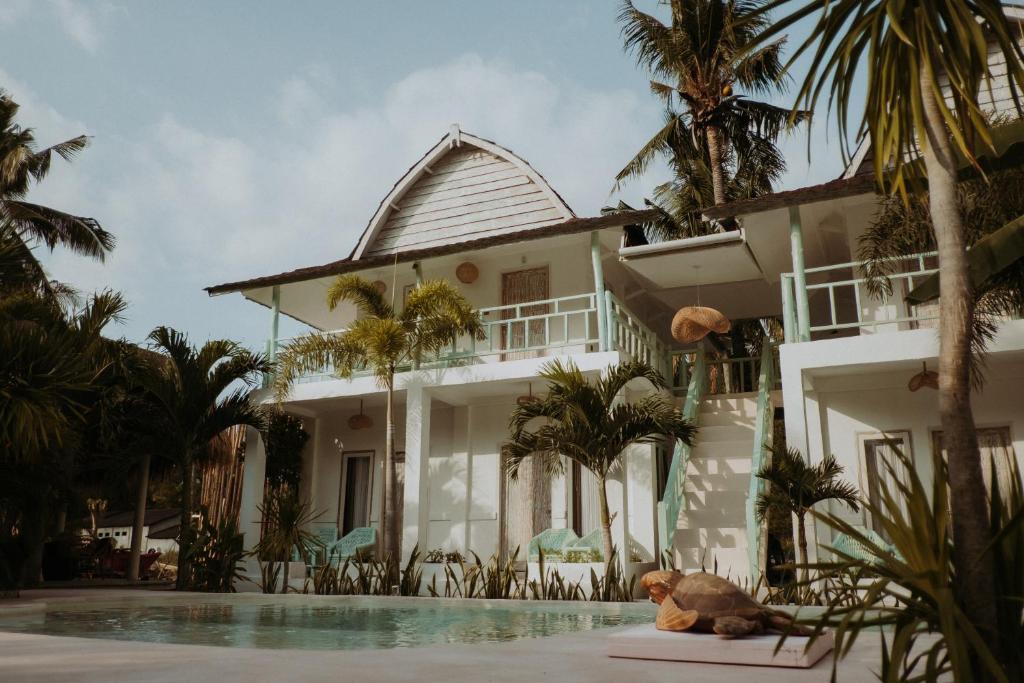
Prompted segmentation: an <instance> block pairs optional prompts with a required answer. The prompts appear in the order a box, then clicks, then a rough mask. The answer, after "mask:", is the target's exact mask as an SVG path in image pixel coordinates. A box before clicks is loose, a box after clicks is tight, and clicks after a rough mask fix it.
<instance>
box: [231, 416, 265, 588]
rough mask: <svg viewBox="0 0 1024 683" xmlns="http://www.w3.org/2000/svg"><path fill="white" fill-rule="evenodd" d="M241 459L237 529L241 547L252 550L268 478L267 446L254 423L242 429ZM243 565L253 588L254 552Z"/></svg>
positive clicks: (257, 569)
mask: <svg viewBox="0 0 1024 683" xmlns="http://www.w3.org/2000/svg"><path fill="white" fill-rule="evenodd" d="M244 462H245V464H244V466H243V468H242V492H241V496H240V500H239V504H238V530H239V531H241V532H242V539H243V540H242V547H243V548H244V549H245V551H246V552H249V553H251V552H252V551H253V548H255V547H256V544H257V543H259V542H260V533H261V531H262V523H263V516H262V515H261V514H260V510H259V509H260V506H262V505H263V487H264V482H265V481H266V478H267V449H266V447H265V446H264V444H263V437H262V436H260V433H259V430H257V429H254V428H253V427H246V429H245V461H244ZM245 565H246V574H247V575H248V577H249V579H250V580H252V581H253V582H254V583H252V584H249V585H248V588H249V589H250V590H252V587H253V586H258V585H259V584H260V563H259V561H258V560H257V559H256V556H255V555H250V556H249V558H248V559H247V560H246V561H245ZM245 585H246V584H245V582H239V585H238V586H237V587H238V588H239V589H241V590H244V589H243V588H242V586H245Z"/></svg>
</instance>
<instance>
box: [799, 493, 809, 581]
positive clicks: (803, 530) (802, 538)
mask: <svg viewBox="0 0 1024 683" xmlns="http://www.w3.org/2000/svg"><path fill="white" fill-rule="evenodd" d="M805 514H806V513H804V512H798V513H797V515H796V538H797V547H798V548H799V549H800V564H801V565H802V566H801V567H800V582H801V583H806V582H807V527H806V525H805V524H804V516H805ZM807 589H810V586H808V587H807Z"/></svg>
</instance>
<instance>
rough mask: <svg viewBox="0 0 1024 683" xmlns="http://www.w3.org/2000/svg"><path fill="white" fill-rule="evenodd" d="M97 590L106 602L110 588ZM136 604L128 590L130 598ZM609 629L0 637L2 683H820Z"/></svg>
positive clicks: (803, 674)
mask: <svg viewBox="0 0 1024 683" xmlns="http://www.w3.org/2000/svg"><path fill="white" fill-rule="evenodd" d="M82 592H83V591H71V590H65V591H25V592H24V594H23V595H24V597H23V598H22V599H21V600H18V601H4V602H2V603H0V611H2V610H4V609H7V608H14V609H18V607H17V605H18V604H19V603H20V604H22V605H24V604H26V603H28V602H30V601H32V600H39V599H40V598H43V599H46V600H51V599H55V598H58V597H80V596H81V594H82ZM91 592H93V593H98V592H101V593H102V594H103V597H104V598H107V597H111V596H112V595H113V594H115V592H124V593H128V591H120V590H119V589H109V590H104V591H91ZM131 594H132V595H135V596H137V595H138V593H137V591H131ZM616 630H618V629H616V628H604V629H598V630H594V631H588V632H580V633H575V634H571V635H559V636H551V637H546V638H537V639H524V640H517V641H514V642H510V643H503V644H476V645H457V644H451V645H437V646H431V647H426V648H395V649H390V650H350V651H340V652H331V651H318V650H260V649H249V648H228V647H211V646H201V645H172V644H162V643H161V644H154V643H145V642H131V641H113V640H98V639H89V638H70V637H55V636H44V635H32V634H21V633H5V632H0V680H2V681H103V682H104V683H112V682H117V681H130V682H131V683H138V682H139V681H183V680H187V681H214V680H215V681H222V682H224V681H236V680H237V681H242V680H244V681H266V680H284V681H306V680H309V681H318V680H342V679H344V680H349V681H360V680H367V681H434V680H445V681H448V682H449V683H457V682H459V681H472V682H473V683H479V682H480V681H524V680H544V679H546V678H550V677H555V678H556V679H557V680H558V681H559V682H560V683H561V682H563V681H565V682H569V681H581V682H583V681H586V682H587V683H590V682H592V681H629V682H630V683H642V682H645V681H652V682H654V681H658V682H660V681H666V682H667V681H680V680H685V681H687V683H700V682H702V681H717V682H719V683H723V682H726V681H737V680H743V679H749V678H756V679H757V680H758V681H787V682H792V683H798V682H800V681H827V680H828V679H829V675H830V668H831V658H830V657H829V656H826V657H825V659H823V660H822V661H821V662H819V663H818V664H817V666H815V667H813V668H811V669H806V670H796V669H767V668H760V667H740V666H728V665H713V664H689V663H673V662H655V661H640V660H629V659H614V658H610V657H607V656H606V655H605V638H606V636H608V635H609V634H610V633H613V632H615V631H616ZM878 660H879V644H878V641H877V639H875V638H870V637H867V638H864V639H863V640H861V641H859V642H858V645H857V647H856V648H854V650H853V651H852V653H851V654H850V655H849V656H848V657H847V658H846V660H844V661H843V662H842V663H841V665H840V668H839V680H840V681H843V682H844V683H857V682H860V681H874V680H877V678H876V677H875V675H874V674H873V673H872V671H873V670H874V669H876V668H877V666H878Z"/></svg>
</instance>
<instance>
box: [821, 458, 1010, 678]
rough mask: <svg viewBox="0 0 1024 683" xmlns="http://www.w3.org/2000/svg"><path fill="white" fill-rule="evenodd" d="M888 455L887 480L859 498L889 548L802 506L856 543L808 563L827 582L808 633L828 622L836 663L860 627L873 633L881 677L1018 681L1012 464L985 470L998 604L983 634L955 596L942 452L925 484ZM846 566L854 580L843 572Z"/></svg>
mask: <svg viewBox="0 0 1024 683" xmlns="http://www.w3.org/2000/svg"><path fill="white" fill-rule="evenodd" d="M896 457H897V458H898V459H899V461H900V463H901V465H902V467H900V468H895V467H893V464H892V463H888V462H887V463H885V467H886V469H887V472H888V475H889V478H890V480H891V481H893V482H894V484H893V486H892V487H885V488H882V489H880V490H879V496H880V500H879V501H877V502H874V503H872V502H871V501H865V503H864V506H865V508H867V510H868V512H870V513H871V518H872V520H874V521H875V522H876V523H879V524H881V525H882V528H883V529H884V530H885V535H886V536H887V537H888V538H889V539H891V541H892V548H890V547H883V546H880V545H879V544H878V543H877V537H874V536H872V535H870V534H868V533H867V532H866V531H865V530H864V529H863V528H860V527H857V526H854V525H852V524H850V523H849V522H848V521H847V520H845V519H843V518H842V517H840V516H838V515H834V514H830V513H825V512H818V511H812V513H811V514H812V515H813V516H814V517H816V518H817V519H818V520H819V521H821V522H822V523H824V524H825V525H826V526H828V527H831V528H832V529H833V530H834V531H836V532H840V533H843V534H846V535H847V536H848V537H849V538H850V539H852V540H853V541H854V542H855V544H857V545H859V546H860V547H861V548H862V549H863V552H862V553H858V554H857V555H856V556H855V555H852V554H850V553H848V552H845V551H843V550H842V549H841V548H836V549H834V550H833V553H834V554H835V556H836V559H835V560H830V561H825V562H818V563H815V564H812V565H810V569H812V570H813V571H814V572H815V573H816V578H815V582H816V583H819V582H822V581H824V582H831V584H830V585H831V595H830V599H829V600H828V601H827V602H826V603H825V605H826V609H825V611H824V613H822V614H821V616H820V618H818V619H816V620H815V621H816V623H815V631H816V635H815V637H819V636H820V635H821V634H822V633H823V632H824V631H825V629H829V630H831V632H832V633H833V634H834V636H835V639H836V646H835V650H834V657H835V659H834V662H838V660H839V659H840V658H841V657H843V656H845V655H846V654H847V653H848V652H849V651H850V648H851V647H852V646H853V644H854V643H855V641H856V639H857V638H858V636H860V635H861V634H862V633H864V632H865V631H868V632H869V633H870V635H872V636H874V635H875V634H876V633H879V632H880V633H881V634H882V639H883V648H882V662H881V664H882V668H881V671H880V672H879V677H880V678H881V679H882V680H885V681H896V680H907V681H910V680H913V681H939V680H951V679H952V680H954V681H965V682H966V681H976V680H993V681H1020V680H1024V652H1022V651H1021V648H1020V644H1021V643H1022V642H1024V601H1022V600H1021V596H1022V595H1024V490H1022V486H1021V478H1020V472H1019V470H1018V469H1017V467H1016V463H1015V462H1011V463H1010V467H1011V473H1012V476H1010V477H1006V478H1005V479H1001V478H1000V477H998V476H996V474H995V471H994V469H993V473H992V477H991V481H992V482H994V485H993V489H992V492H991V496H990V498H989V518H990V520H991V522H990V524H991V529H990V537H991V538H992V539H994V540H993V543H992V544H991V545H989V546H988V547H987V548H986V549H985V552H986V553H987V554H990V555H991V556H992V560H993V563H994V564H995V566H996V567H997V571H996V573H995V575H994V580H995V584H994V585H993V592H994V593H995V594H996V596H997V597H998V606H999V607H998V610H997V626H998V628H997V630H996V634H995V638H994V639H989V638H986V637H985V636H984V632H983V631H982V630H981V629H980V628H979V626H978V624H976V623H975V622H974V621H973V619H972V618H971V616H970V615H969V614H968V613H967V612H966V610H965V609H964V606H963V605H962V604H961V602H960V600H959V588H960V584H961V583H962V582H963V581H965V576H964V575H963V574H961V573H960V571H959V569H958V568H957V566H956V563H955V561H954V557H955V543H956V537H955V534H953V533H951V532H952V531H953V530H952V527H951V521H950V512H949V473H948V468H947V466H946V463H945V461H944V459H943V458H942V457H941V456H939V455H938V454H935V455H934V456H933V460H932V463H933V468H932V469H933V472H934V476H933V479H932V484H931V488H930V490H929V488H928V487H927V486H926V485H925V484H924V483H922V481H921V478H920V477H919V475H918V473H917V469H916V468H915V467H914V463H913V461H912V460H911V459H910V458H909V457H907V456H906V455H905V454H903V453H901V452H899V451H898V450H897V451H896ZM992 466H993V468H994V463H992ZM897 469H899V470H901V472H897ZM887 545H888V544H886V546H887ZM893 550H895V552H893ZM851 575H852V576H857V577H859V580H858V581H850V580H848V579H847V578H846V577H849V576H851ZM1000 653H1003V654H1002V661H1000Z"/></svg>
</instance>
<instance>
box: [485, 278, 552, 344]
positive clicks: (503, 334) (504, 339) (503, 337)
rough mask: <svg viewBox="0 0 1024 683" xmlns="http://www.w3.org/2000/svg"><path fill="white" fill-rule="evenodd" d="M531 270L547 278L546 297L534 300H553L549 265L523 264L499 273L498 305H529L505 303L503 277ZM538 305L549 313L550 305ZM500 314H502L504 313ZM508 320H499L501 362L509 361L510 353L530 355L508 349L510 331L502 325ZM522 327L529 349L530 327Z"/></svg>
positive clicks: (527, 324) (527, 302)
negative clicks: (542, 273) (539, 272)
mask: <svg viewBox="0 0 1024 683" xmlns="http://www.w3.org/2000/svg"><path fill="white" fill-rule="evenodd" d="M531 270H543V271H544V272H545V275H546V278H547V293H546V295H545V296H544V297H543V298H541V299H536V301H546V300H548V299H551V298H553V297H552V296H551V265H550V264H549V263H537V264H534V265H530V266H527V265H526V264H525V263H524V264H521V265H520V266H519V267H518V268H510V269H508V270H502V271H500V272H499V273H498V300H499V301H500V302H501V304H500V305H501V306H514V305H524V304H529V303H530V302H529V301H519V302H516V303H515V304H508V303H505V276H506V275H512V274H515V273H523V272H528V271H531ZM539 305H543V306H544V307H545V308H547V309H548V310H547V311H546V312H548V313H550V312H551V311H550V308H551V306H550V304H539ZM502 313H503V314H504V311H503V312H502ZM510 317H511V318H514V317H516V316H510ZM508 319H509V318H504V317H502V318H500V319H499V324H501V331H500V332H499V337H500V338H499V340H498V343H499V348H500V349H501V351H502V354H501V360H503V361H504V360H509V357H508V356H509V354H512V353H530V351H527V350H526V349H513V348H508V344H509V332H510V330H509V327H508V326H507V325H504V324H502V323H503V322H504V321H505V320H508ZM524 325H525V328H526V329H525V331H524V334H525V342H526V344H525V345H526V346H527V347H529V345H530V327H529V323H524Z"/></svg>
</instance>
